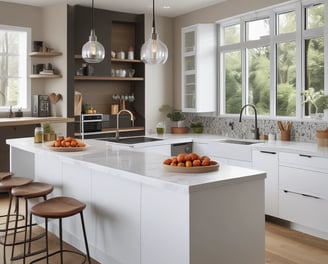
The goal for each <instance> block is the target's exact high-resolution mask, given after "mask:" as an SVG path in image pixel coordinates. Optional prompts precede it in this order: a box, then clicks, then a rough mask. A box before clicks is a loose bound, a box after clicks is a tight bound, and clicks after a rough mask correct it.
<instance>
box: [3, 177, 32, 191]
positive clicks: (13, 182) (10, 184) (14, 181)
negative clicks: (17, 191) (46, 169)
mask: <svg viewBox="0 0 328 264" xmlns="http://www.w3.org/2000/svg"><path fill="white" fill-rule="evenodd" d="M30 182H32V179H31V178H24V177H16V176H15V177H6V178H4V179H3V180H1V181H0V191H6V192H9V191H11V189H12V188H14V187H17V186H21V185H25V184H28V183H30Z"/></svg>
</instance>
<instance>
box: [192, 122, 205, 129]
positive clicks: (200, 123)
mask: <svg viewBox="0 0 328 264" xmlns="http://www.w3.org/2000/svg"><path fill="white" fill-rule="evenodd" d="M195 127H204V125H203V123H202V122H197V123H194V122H192V123H191V124H190V128H195Z"/></svg>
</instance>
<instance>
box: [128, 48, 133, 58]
mask: <svg viewBox="0 0 328 264" xmlns="http://www.w3.org/2000/svg"><path fill="white" fill-rule="evenodd" d="M128 59H129V60H134V52H133V51H132V50H131V51H128Z"/></svg>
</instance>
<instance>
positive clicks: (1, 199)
mask: <svg viewBox="0 0 328 264" xmlns="http://www.w3.org/2000/svg"><path fill="white" fill-rule="evenodd" d="M6 205H7V199H6V197H5V196H4V195H3V194H0V214H4V213H6V210H7V209H6V208H7V207H6ZM0 228H1V227H0ZM86 228H87V227H86ZM265 229H266V230H265V243H266V245H265V255H266V260H265V264H327V263H328V240H323V239H320V238H316V237H312V236H309V235H306V234H303V233H301V232H297V231H294V230H291V229H289V228H288V227H285V226H283V225H281V224H277V223H273V222H270V221H266V225H265ZM36 232H40V230H36ZM43 245H44V240H43V241H42V240H40V241H39V242H38V244H35V248H42V247H43ZM65 246H66V247H68V248H70V249H72V247H71V246H70V245H67V244H66V245H65ZM57 248H58V239H57V237H55V236H54V235H51V240H50V249H51V250H54V249H57ZM0 250H1V251H0V252H1V253H0V257H1V259H0V263H2V250H3V247H2V245H0ZM19 251H21V249H20V248H18V251H17V253H18V254H19ZM6 252H7V253H6V255H7V258H8V260H7V263H14V264H20V263H22V261H15V262H11V261H10V260H9V256H10V253H11V250H10V248H9V247H8V248H7V251H6ZM65 257H67V261H66V262H65V263H70V264H74V263H81V259H78V258H76V256H75V255H71V256H70V255H68V254H67V255H65ZM34 258H36V257H30V258H29V259H28V262H27V263H29V261H31V260H32V259H34ZM39 263H45V262H39ZM50 263H52V264H57V263H59V260H58V258H53V259H52V260H51V262H50ZM97 263H98V262H96V261H92V264H97ZM103 264H107V263H103ZM154 264H156V263H154ZM168 264H169V263H168ZM200 264H201V263H200ZM222 264H224V263H222ZM236 264H242V263H236ZM254 264H257V263H254Z"/></svg>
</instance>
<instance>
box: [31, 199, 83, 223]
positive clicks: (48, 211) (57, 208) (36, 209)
mask: <svg viewBox="0 0 328 264" xmlns="http://www.w3.org/2000/svg"><path fill="white" fill-rule="evenodd" d="M85 207H86V205H85V204H84V203H82V202H80V201H78V200H76V199H74V198H72V197H65V196H61V197H55V198H51V199H49V200H46V201H43V202H40V203H38V204H36V205H34V206H33V207H32V208H31V212H32V214H34V215H36V216H41V217H45V218H65V217H69V216H72V215H75V214H77V213H80V212H82V210H83V209H84V208H85Z"/></svg>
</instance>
